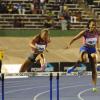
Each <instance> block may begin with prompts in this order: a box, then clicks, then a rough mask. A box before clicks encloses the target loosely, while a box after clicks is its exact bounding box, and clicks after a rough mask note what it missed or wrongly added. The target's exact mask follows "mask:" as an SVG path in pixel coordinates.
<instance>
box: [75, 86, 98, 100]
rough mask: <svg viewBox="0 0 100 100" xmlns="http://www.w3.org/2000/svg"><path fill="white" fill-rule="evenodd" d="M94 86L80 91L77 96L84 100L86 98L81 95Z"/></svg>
mask: <svg viewBox="0 0 100 100" xmlns="http://www.w3.org/2000/svg"><path fill="white" fill-rule="evenodd" d="M97 88H100V87H97ZM91 89H92V88H89V89H86V90H83V91H81V92H79V93H78V95H77V97H78V98H79V99H80V100H84V98H82V97H81V95H82V94H83V93H85V92H87V91H90V90H91Z"/></svg>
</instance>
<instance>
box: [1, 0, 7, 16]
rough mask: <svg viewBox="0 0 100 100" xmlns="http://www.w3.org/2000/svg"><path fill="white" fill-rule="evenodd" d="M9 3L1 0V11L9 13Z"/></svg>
mask: <svg viewBox="0 0 100 100" xmlns="http://www.w3.org/2000/svg"><path fill="white" fill-rule="evenodd" d="M6 6H7V4H6V3H4V2H2V1H0V13H1V14H3V13H7V7H6Z"/></svg>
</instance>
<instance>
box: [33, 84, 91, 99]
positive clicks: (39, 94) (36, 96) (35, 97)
mask: <svg viewBox="0 0 100 100" xmlns="http://www.w3.org/2000/svg"><path fill="white" fill-rule="evenodd" d="M79 86H90V85H74V86H66V87H62V88H59V89H60V90H63V89H67V88H73V87H79ZM55 90H56V89H53V91H55ZM49 91H50V90H47V91H44V92H40V93H38V94H37V95H35V96H34V97H33V100H37V98H38V97H39V96H41V95H43V94H45V93H48V92H49Z"/></svg>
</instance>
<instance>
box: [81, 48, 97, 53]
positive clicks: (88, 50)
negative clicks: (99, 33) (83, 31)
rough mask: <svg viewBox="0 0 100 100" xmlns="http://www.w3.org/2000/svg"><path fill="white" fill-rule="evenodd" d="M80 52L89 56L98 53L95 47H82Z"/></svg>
mask: <svg viewBox="0 0 100 100" xmlns="http://www.w3.org/2000/svg"><path fill="white" fill-rule="evenodd" d="M80 52H87V53H88V54H92V53H96V48H95V47H88V46H82V47H80Z"/></svg>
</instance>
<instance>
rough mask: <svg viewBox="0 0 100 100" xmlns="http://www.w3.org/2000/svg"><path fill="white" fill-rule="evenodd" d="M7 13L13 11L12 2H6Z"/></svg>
mask: <svg viewBox="0 0 100 100" xmlns="http://www.w3.org/2000/svg"><path fill="white" fill-rule="evenodd" d="M7 13H9V14H12V13H13V4H12V2H9V3H8V4H7Z"/></svg>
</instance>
